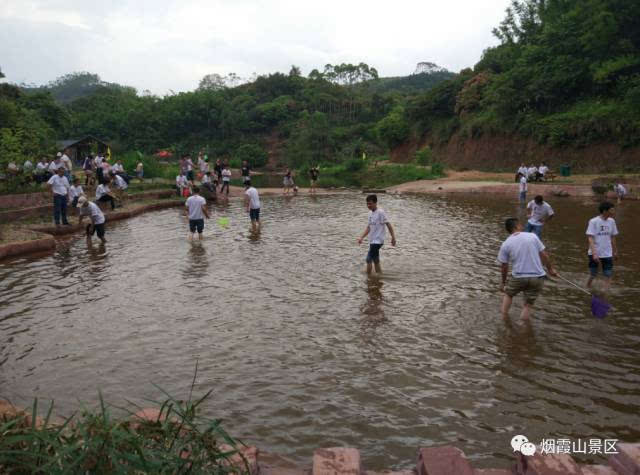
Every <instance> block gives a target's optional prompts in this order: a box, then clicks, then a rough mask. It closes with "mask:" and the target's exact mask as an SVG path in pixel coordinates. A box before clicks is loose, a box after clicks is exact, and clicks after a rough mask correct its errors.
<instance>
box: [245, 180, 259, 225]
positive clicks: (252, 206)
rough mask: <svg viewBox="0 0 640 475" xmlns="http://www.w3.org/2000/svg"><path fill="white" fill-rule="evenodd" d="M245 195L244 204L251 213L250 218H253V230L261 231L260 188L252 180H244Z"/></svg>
mask: <svg viewBox="0 0 640 475" xmlns="http://www.w3.org/2000/svg"><path fill="white" fill-rule="evenodd" d="M244 188H245V192H244V194H245V196H244V205H245V209H246V210H247V212H248V213H249V219H250V220H251V231H252V232H253V233H259V232H260V195H259V193H258V190H256V189H255V188H254V187H253V186H251V180H247V181H245V182H244Z"/></svg>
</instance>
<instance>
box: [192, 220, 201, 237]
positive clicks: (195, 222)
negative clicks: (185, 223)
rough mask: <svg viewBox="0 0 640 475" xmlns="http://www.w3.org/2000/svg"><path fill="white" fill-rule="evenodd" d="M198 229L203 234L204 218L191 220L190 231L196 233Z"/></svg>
mask: <svg viewBox="0 0 640 475" xmlns="http://www.w3.org/2000/svg"><path fill="white" fill-rule="evenodd" d="M196 229H197V230H198V234H202V231H204V219H190V220H189V231H191V232H192V233H195V232H196Z"/></svg>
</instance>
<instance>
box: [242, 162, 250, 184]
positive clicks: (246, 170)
mask: <svg viewBox="0 0 640 475" xmlns="http://www.w3.org/2000/svg"><path fill="white" fill-rule="evenodd" d="M241 172H242V183H246V182H248V181H251V167H250V166H249V162H247V161H246V160H243V161H242V169H241Z"/></svg>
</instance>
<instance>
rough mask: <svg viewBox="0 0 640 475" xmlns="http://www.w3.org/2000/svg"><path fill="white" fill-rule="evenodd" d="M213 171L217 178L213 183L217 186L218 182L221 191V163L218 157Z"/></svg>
mask: <svg viewBox="0 0 640 475" xmlns="http://www.w3.org/2000/svg"><path fill="white" fill-rule="evenodd" d="M213 171H214V172H215V173H216V177H217V178H218V180H217V181H214V184H215V185H216V187H217V186H218V183H220V191H222V163H221V162H220V159H217V160H216V165H215V166H214V167H213Z"/></svg>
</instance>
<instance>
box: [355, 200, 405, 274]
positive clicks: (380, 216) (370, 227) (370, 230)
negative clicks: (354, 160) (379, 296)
mask: <svg viewBox="0 0 640 475" xmlns="http://www.w3.org/2000/svg"><path fill="white" fill-rule="evenodd" d="M367 208H369V222H368V224H367V228H366V229H365V230H364V232H363V233H362V236H360V237H359V238H358V244H362V240H363V239H364V238H365V237H366V236H367V235H368V236H369V252H368V253H367V258H366V261H367V274H371V270H372V269H371V267H372V263H373V265H374V266H375V269H376V273H378V274H380V273H382V267H381V266H380V248H381V247H382V246H383V244H384V233H385V226H386V227H387V228H389V233H390V234H391V245H392V246H395V245H396V234H395V232H394V230H393V226H391V223H390V222H389V220H388V219H387V215H386V214H385V212H384V210H383V209H382V208H378V197H377V196H376V195H369V196H367Z"/></svg>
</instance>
